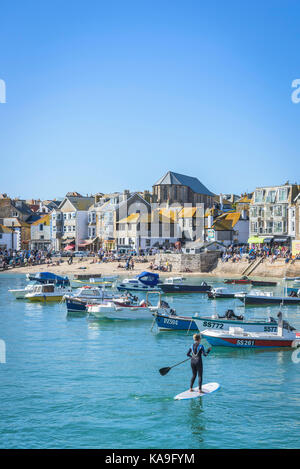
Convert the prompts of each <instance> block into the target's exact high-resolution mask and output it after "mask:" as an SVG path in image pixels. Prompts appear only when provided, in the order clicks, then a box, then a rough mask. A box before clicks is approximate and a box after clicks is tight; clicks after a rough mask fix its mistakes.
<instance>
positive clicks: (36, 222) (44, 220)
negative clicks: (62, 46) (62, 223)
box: [31, 214, 50, 226]
mask: <svg viewBox="0 0 300 469" xmlns="http://www.w3.org/2000/svg"><path fill="white" fill-rule="evenodd" d="M41 223H44V224H45V223H46V225H47V226H48V225H50V215H49V214H47V215H45V216H44V217H41V218H39V219H38V220H36V221H34V222H33V223H31V225H40V224H41Z"/></svg>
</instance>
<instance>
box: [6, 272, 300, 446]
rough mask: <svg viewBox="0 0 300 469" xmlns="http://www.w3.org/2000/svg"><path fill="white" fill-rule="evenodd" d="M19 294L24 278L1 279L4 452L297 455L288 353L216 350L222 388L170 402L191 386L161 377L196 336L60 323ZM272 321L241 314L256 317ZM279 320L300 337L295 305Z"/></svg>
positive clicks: (190, 306) (203, 305)
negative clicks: (282, 451)
mask: <svg viewBox="0 0 300 469" xmlns="http://www.w3.org/2000/svg"><path fill="white" fill-rule="evenodd" d="M202 280H203V279H201V281H202ZM207 282H208V283H210V284H212V283H214V284H216V282H212V281H211V279H207ZM23 285H25V276H21V275H14V276H13V275H6V274H5V275H1V276H0V339H3V340H5V343H6V363H5V364H0V397H1V406H0V447H1V448H109V449H111V448H118V449H121V448H126V449H131V448H162V449H170V448H173V449H183V448H191V449H197V448H298V447H299V429H300V425H299V410H300V363H299V364H295V363H294V362H293V361H292V360H291V351H282V350H279V349H276V350H238V349H230V348H222V347H215V348H213V350H212V352H211V354H210V355H209V356H208V357H207V358H204V382H209V381H218V382H219V383H220V384H221V389H220V390H219V391H218V392H216V393H214V394H212V395H210V396H205V397H203V398H201V399H195V400H191V401H174V400H173V397H174V396H175V395H176V394H178V393H179V392H181V391H184V390H185V389H187V388H188V387H189V381H190V376H191V371H190V365H189V363H188V362H187V363H185V364H183V365H180V366H178V367H177V368H174V369H172V370H171V371H170V372H169V373H168V374H167V375H166V376H161V375H160V374H159V373H158V369H159V368H161V367H163V366H170V365H172V364H175V363H177V362H179V361H181V360H184V359H185V358H186V352H187V349H188V347H189V345H190V344H191V341H192V340H191V335H189V336H187V334H186V333H185V332H181V333H172V332H161V333H157V332H156V331H155V329H154V330H153V331H152V332H150V328H151V321H148V322H146V321H143V322H138V321H134V322H132V321H122V322H121V321H120V322H112V321H95V320H91V319H87V317H85V316H84V317H67V316H66V310H65V306H64V305H63V304H46V305H41V304H34V303H27V302H26V301H22V300H15V299H14V298H13V297H12V296H11V295H10V293H8V291H7V290H8V288H19V287H22V286H23ZM218 285H219V286H220V285H221V284H220V283H218ZM229 288H232V289H235V290H237V291H238V290H239V291H240V290H242V289H245V287H241V286H229ZM167 301H168V302H169V303H170V304H172V306H174V307H175V308H176V310H177V313H180V312H182V313H185V314H192V313H193V312H196V311H199V312H201V313H203V314H204V313H213V312H215V311H218V312H220V313H223V312H224V311H225V310H226V309H227V308H229V307H231V308H232V307H233V306H234V309H235V311H236V312H237V313H238V314H244V309H243V306H242V303H241V302H236V301H237V300H235V301H232V300H218V301H211V300H208V299H207V297H206V295H195V294H193V295H177V296H174V297H171V296H169V295H168V298H167ZM232 309H233V308H232ZM277 312H278V307H276V306H274V307H269V308H253V307H251V308H247V314H249V315H251V316H260V317H262V316H266V315H267V314H271V315H273V316H275V315H276V313H277ZM283 312H284V317H285V318H286V319H288V320H289V321H290V322H291V324H293V325H296V326H298V327H299V328H300V308H299V307H297V306H289V307H284V309H283Z"/></svg>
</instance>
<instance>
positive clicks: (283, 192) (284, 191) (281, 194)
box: [278, 187, 288, 202]
mask: <svg viewBox="0 0 300 469" xmlns="http://www.w3.org/2000/svg"><path fill="white" fill-rule="evenodd" d="M287 194H288V189H287V188H286V187H285V188H284V189H279V190H278V201H279V202H285V201H286V199H287Z"/></svg>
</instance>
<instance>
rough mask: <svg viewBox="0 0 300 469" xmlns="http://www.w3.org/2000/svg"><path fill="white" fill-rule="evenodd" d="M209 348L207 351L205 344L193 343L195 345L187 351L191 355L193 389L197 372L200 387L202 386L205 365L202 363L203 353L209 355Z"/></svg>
mask: <svg viewBox="0 0 300 469" xmlns="http://www.w3.org/2000/svg"><path fill="white" fill-rule="evenodd" d="M208 353H209V350H208V351H207V352H205V349H204V347H203V345H201V344H196V343H193V345H192V346H191V347H190V348H189V351H188V353H187V356H188V357H191V367H192V371H193V376H192V379H191V389H192V387H193V385H194V382H195V379H196V376H197V373H198V379H199V389H201V386H202V374H203V365H202V355H204V356H205V357H206V356H207V355H208Z"/></svg>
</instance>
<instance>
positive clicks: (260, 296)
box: [235, 291, 300, 305]
mask: <svg viewBox="0 0 300 469" xmlns="http://www.w3.org/2000/svg"><path fill="white" fill-rule="evenodd" d="M291 295H292V296H275V295H274V294H273V292H260V291H251V292H249V293H236V294H235V298H238V299H239V300H240V301H242V302H243V303H244V304H245V305H256V304H261V305H272V304H278V305H280V304H290V305H292V304H294V305H297V304H300V296H298V294H297V293H295V295H296V296H294V294H292V293H291Z"/></svg>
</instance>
